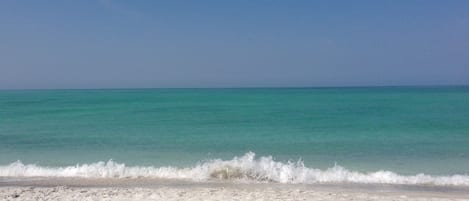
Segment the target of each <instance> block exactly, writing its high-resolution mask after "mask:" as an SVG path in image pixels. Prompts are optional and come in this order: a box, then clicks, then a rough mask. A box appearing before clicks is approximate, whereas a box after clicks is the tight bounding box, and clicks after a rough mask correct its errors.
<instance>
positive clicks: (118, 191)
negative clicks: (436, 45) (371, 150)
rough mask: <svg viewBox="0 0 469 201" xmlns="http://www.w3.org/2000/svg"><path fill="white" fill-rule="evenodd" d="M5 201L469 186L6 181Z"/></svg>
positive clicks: (385, 193) (402, 196) (309, 196)
mask: <svg viewBox="0 0 469 201" xmlns="http://www.w3.org/2000/svg"><path fill="white" fill-rule="evenodd" d="M0 200H168V201H171V200H344V201H345V200H469V188H460V187H435V186H406V185H356V184H348V185H345V184H316V185H301V184H298V185H295V184H272V183H261V184H259V183H257V184H254V183H236V182H218V181H213V182H204V183H198V182H191V181H185V180H156V179H144V178H142V179H81V178H55V179H51V178H34V179H31V178H29V179H27V180H16V179H8V178H2V179H0Z"/></svg>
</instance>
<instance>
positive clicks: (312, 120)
mask: <svg viewBox="0 0 469 201" xmlns="http://www.w3.org/2000/svg"><path fill="white" fill-rule="evenodd" d="M0 177H2V178H33V177H83V178H124V179H125V178H141V177H143V178H147V177H148V178H155V179H158V178H164V179H188V180H193V181H197V182H206V181H213V180H217V181H218V180H223V181H228V182H231V181H233V182H237V181H243V182H272V183H305V184H310V183H371V184H374V183H376V184H405V185H449V186H469V87H468V86H440V87H324V88H216V89H210V88H207V89H84V90H77V89H75V90H1V91H0Z"/></svg>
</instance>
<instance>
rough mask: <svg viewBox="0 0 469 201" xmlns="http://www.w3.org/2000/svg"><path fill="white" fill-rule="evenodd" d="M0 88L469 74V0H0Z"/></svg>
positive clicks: (455, 81)
mask: <svg viewBox="0 0 469 201" xmlns="http://www.w3.org/2000/svg"><path fill="white" fill-rule="evenodd" d="M0 27H1V28H0V88H2V89H16V88H129V87H270V86H285V87H292V86H356V85H447V84H450V85H466V84H469V1H464V0H461V1H456V0H449V1H444V0H439V1H431V0H420V1H415V0H401V1H399V0H390V1H385V0H382V1H375V0H370V1H333V0H332V1H331V0H324V1H299V0H298V1H287V0H284V1H277V0H257V1H256V0H245V1H244V0H236V1H220V0H214V1H177V0H171V1H170V0H168V1H156V0H147V1H143V0H142V1H130V0H129V1H123V0H121V1H119V0H60V1H59V0H57V1H49V0H41V1H26V0H2V1H0Z"/></svg>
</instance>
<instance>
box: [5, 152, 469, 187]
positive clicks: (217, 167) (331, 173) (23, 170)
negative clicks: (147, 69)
mask: <svg viewBox="0 0 469 201" xmlns="http://www.w3.org/2000/svg"><path fill="white" fill-rule="evenodd" d="M0 176H2V177H83V178H138V177H148V178H167V179H190V180H194V181H208V180H213V179H220V180H246V181H254V182H276V183H301V184H313V183H372V184H373V183H376V184H410V185H412V184H426V185H452V186H469V175H451V176H432V175H426V174H417V175H410V176H408V175H399V174H397V173H394V172H391V171H385V170H381V171H377V172H369V173H364V172H356V171H350V170H347V169H345V168H343V167H341V166H337V165H336V166H334V167H331V168H329V169H325V170H321V169H314V168H309V167H305V165H304V164H303V162H301V161H298V162H296V163H293V162H288V163H282V162H277V161H274V160H273V159H272V157H271V156H269V157H260V158H256V157H255V154H254V153H252V152H249V153H246V154H245V155H244V156H241V157H235V158H233V159H231V160H220V159H213V160H209V161H207V162H203V163H199V164H197V165H194V166H193V167H188V168H176V167H152V166H126V165H125V164H123V163H116V162H114V161H112V160H109V161H108V162H97V163H91V164H82V165H75V166H66V167H44V166H38V165H35V164H26V165H25V164H23V163H21V162H20V161H17V162H14V163H11V164H9V165H5V166H0Z"/></svg>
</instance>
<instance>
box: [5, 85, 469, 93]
mask: <svg viewBox="0 0 469 201" xmlns="http://www.w3.org/2000/svg"><path fill="white" fill-rule="evenodd" d="M399 87H403V88H405V87H415V88H431V87H469V84H437V85H337V86H334V85H324V86H244V87H235V86H233V87H97V88H4V89H3V88H0V91H42V90H44V91H47V90H141V89H308V88H312V89H314V88H317V89H320V88H399Z"/></svg>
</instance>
